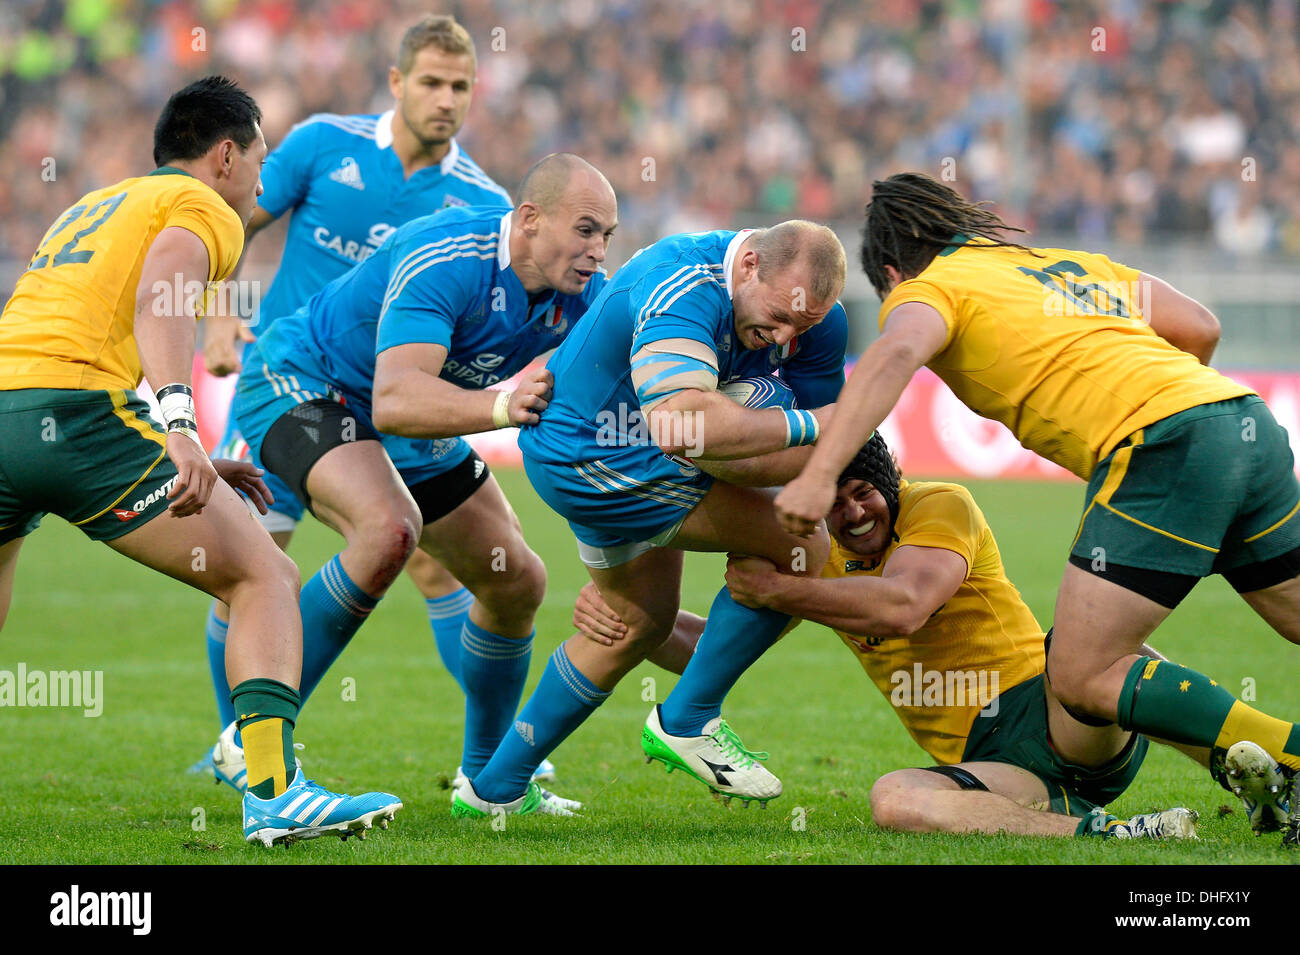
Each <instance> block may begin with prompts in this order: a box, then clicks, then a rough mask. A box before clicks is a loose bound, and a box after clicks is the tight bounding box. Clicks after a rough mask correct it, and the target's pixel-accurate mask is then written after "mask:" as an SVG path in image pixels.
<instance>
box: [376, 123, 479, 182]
mask: <svg viewBox="0 0 1300 955" xmlns="http://www.w3.org/2000/svg"><path fill="white" fill-rule="evenodd" d="M394 113H396V110H391V109H390V110H389V111H388V112H387V113H384V114H383V115H382V116H380V117H379V119H377V120H375V145H376V146H378V147H379V148H380V149H389V148H391V147H392V145H393V115H394ZM459 159H460V143H458V142H456V137H454V136H453V137H452V139H451V145H450V146H449V147H448V149H447V155H445V156H443V157H442V159H441V161H439V163H438V169H439V171H440V172H441V173H442V174H443V175H444V176H448V175H451V170H452V167H453V166H455V165H456V161H457V160H459Z"/></svg>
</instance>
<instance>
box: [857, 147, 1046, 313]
mask: <svg viewBox="0 0 1300 955" xmlns="http://www.w3.org/2000/svg"><path fill="white" fill-rule="evenodd" d="M1024 231H1025V230H1024V229H1019V228H1016V227H1015V226H1010V225H1007V224H1006V223H1005V222H1003V221H1002V219H1001V218H1000V217H999V216H997V215H996V214H995V213H992V212H990V211H989V210H987V209H985V208H983V207H982V205H980V204H979V203H974V202H967V201H966V200H965V199H964V198H962V196H961V195H960V194H959V193H958V192H956V191H955V190H953V189H950V188H948V187H947V186H945V185H944V184H943V183H941V182H938V181H937V180H935V179H931V178H930V177H929V176H926V175H923V174H921V173H915V172H900V173H898V174H897V175H894V176H890V177H889V178H888V179H885V180H878V181H876V182H873V183H872V184H871V201H870V202H868V203H867V221H866V225H865V226H864V227H863V230H862V271H864V272H866V273H867V278H868V279H870V280H871V284H872V285H873V286H874V287H875V289H876V294H877V295H879V296H880V297H881V298H882V299H883V298H884V297H885V294H886V290H887V288H888V285H889V279H888V278H887V277H886V275H885V266H886V265H892V266H893V267H894V268H896V269H898V270H899V271H900V272H902V273H903V275H904V276H905V277H909V278H910V277H912V276H915V275H919V274H920V273H921V270H922V269H924V268H925V267H926V266H927V265H929V264H930V262H931V260H932V259H933V258H934V257H935V256H936V255H938V254H939V253H940V252H942V251H943V250H944V249H946V248H949V247H950V246H965V245H971V244H972V243H971V242H969V241H957V242H954V241H953V239H954V237H955V236H966V238H967V239H968V240H969V238H970V237H972V236H980V237H981V238H984V239H988V240H989V241H990V242H992V243H993V244H994V245H995V246H996V245H1001V246H1011V247H1012V248H1016V249H1025V246H1023V245H1018V244H1016V243H1015V242H1006V241H1004V240H1003V239H1001V238H1000V237H999V233H1002V232H1024ZM1026 251H1028V250H1026Z"/></svg>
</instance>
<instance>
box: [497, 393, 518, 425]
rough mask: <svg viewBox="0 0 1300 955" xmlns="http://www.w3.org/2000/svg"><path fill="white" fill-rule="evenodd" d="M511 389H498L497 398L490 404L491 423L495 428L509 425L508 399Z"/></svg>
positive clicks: (510, 395) (511, 394)
mask: <svg viewBox="0 0 1300 955" xmlns="http://www.w3.org/2000/svg"><path fill="white" fill-rule="evenodd" d="M514 394H515V393H514V392H513V391H498V392H497V400H496V402H495V403H494V404H493V405H492V424H493V425H494V426H495V427H497V428H509V427H510V399H511V398H512V397H514Z"/></svg>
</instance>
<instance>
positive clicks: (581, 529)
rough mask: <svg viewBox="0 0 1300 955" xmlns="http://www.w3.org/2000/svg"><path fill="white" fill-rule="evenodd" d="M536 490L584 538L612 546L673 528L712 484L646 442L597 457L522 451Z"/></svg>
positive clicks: (590, 543)
mask: <svg viewBox="0 0 1300 955" xmlns="http://www.w3.org/2000/svg"><path fill="white" fill-rule="evenodd" d="M523 458H524V471H525V473H527V475H528V480H529V481H531V482H532V485H533V487H534V488H535V489H536V491H537V494H538V496H540V497H541V499H542V500H543V501H545V502H546V503H547V505H548V506H549V507H550V508H551V510H553V511H555V512H556V513H557V514H559V515H560V516H561V517H564V518H565V519H567V520H568V522H569V526H570V527H571V528H572V529H573V534H574V536H575V537H577V538H578V541H579V542H580V543H582V544H586V545H588V546H589V547H597V548H615V547H620V546H622V545H625V544H636V543H641V542H644V541H652V540H654V539H655V538H661V537H662V536H663V535H665V534H668V533H669V532H671V531H673V530H674V529H675V528H676V527H677V526H678V525H680V524H681V522H682V521H683V520H684V519H685V518H686V515H687V514H689V513H690V512H691V511H692V510H693V509H694V508H695V506H696V505H697V504H699V503H700V501H702V500H704V495H705V494H707V493H708V492H709V488H711V487H712V486H713V478H712V477H710V476H709V475H707V474H705V473H704V472H703V471H701V470H699V469H698V468H696V467H694V466H693V465H692V464H690V462H688V461H684V460H682V459H680V458H674V457H669V456H668V455H666V454H662V453H660V454H655V455H653V457H652V456H651V455H649V454H648V453H647V450H646V449H645V448H636V447H630V448H611V449H610V454H608V455H607V456H605V457H603V458H600V459H598V460H591V461H582V462H578V463H576V464H547V463H544V462H542V461H539V460H537V459H536V458H535V457H532V456H530V455H529V454H528V452H527V451H526V450H525V451H524V452H523Z"/></svg>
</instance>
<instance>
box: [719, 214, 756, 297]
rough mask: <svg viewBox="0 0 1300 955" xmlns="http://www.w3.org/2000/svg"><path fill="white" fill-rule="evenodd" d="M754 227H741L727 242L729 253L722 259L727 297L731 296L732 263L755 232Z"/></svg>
mask: <svg viewBox="0 0 1300 955" xmlns="http://www.w3.org/2000/svg"><path fill="white" fill-rule="evenodd" d="M754 231H755V230H753V229H741V230H740V231H739V232H737V233H736V234H735V235H734V236H732V237H731V241H730V242H728V243H727V254H726V255H725V256H724V257H723V259H722V277H723V279H724V280H725V281H726V285H727V298H731V297H732V294H731V265H732V263H733V262H735V261H736V253H737V252H739V251H740V247H741V246H742V245H744V244H745V240H746V239H748V238H749V237H750V236H751V235H753V234H754Z"/></svg>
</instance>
